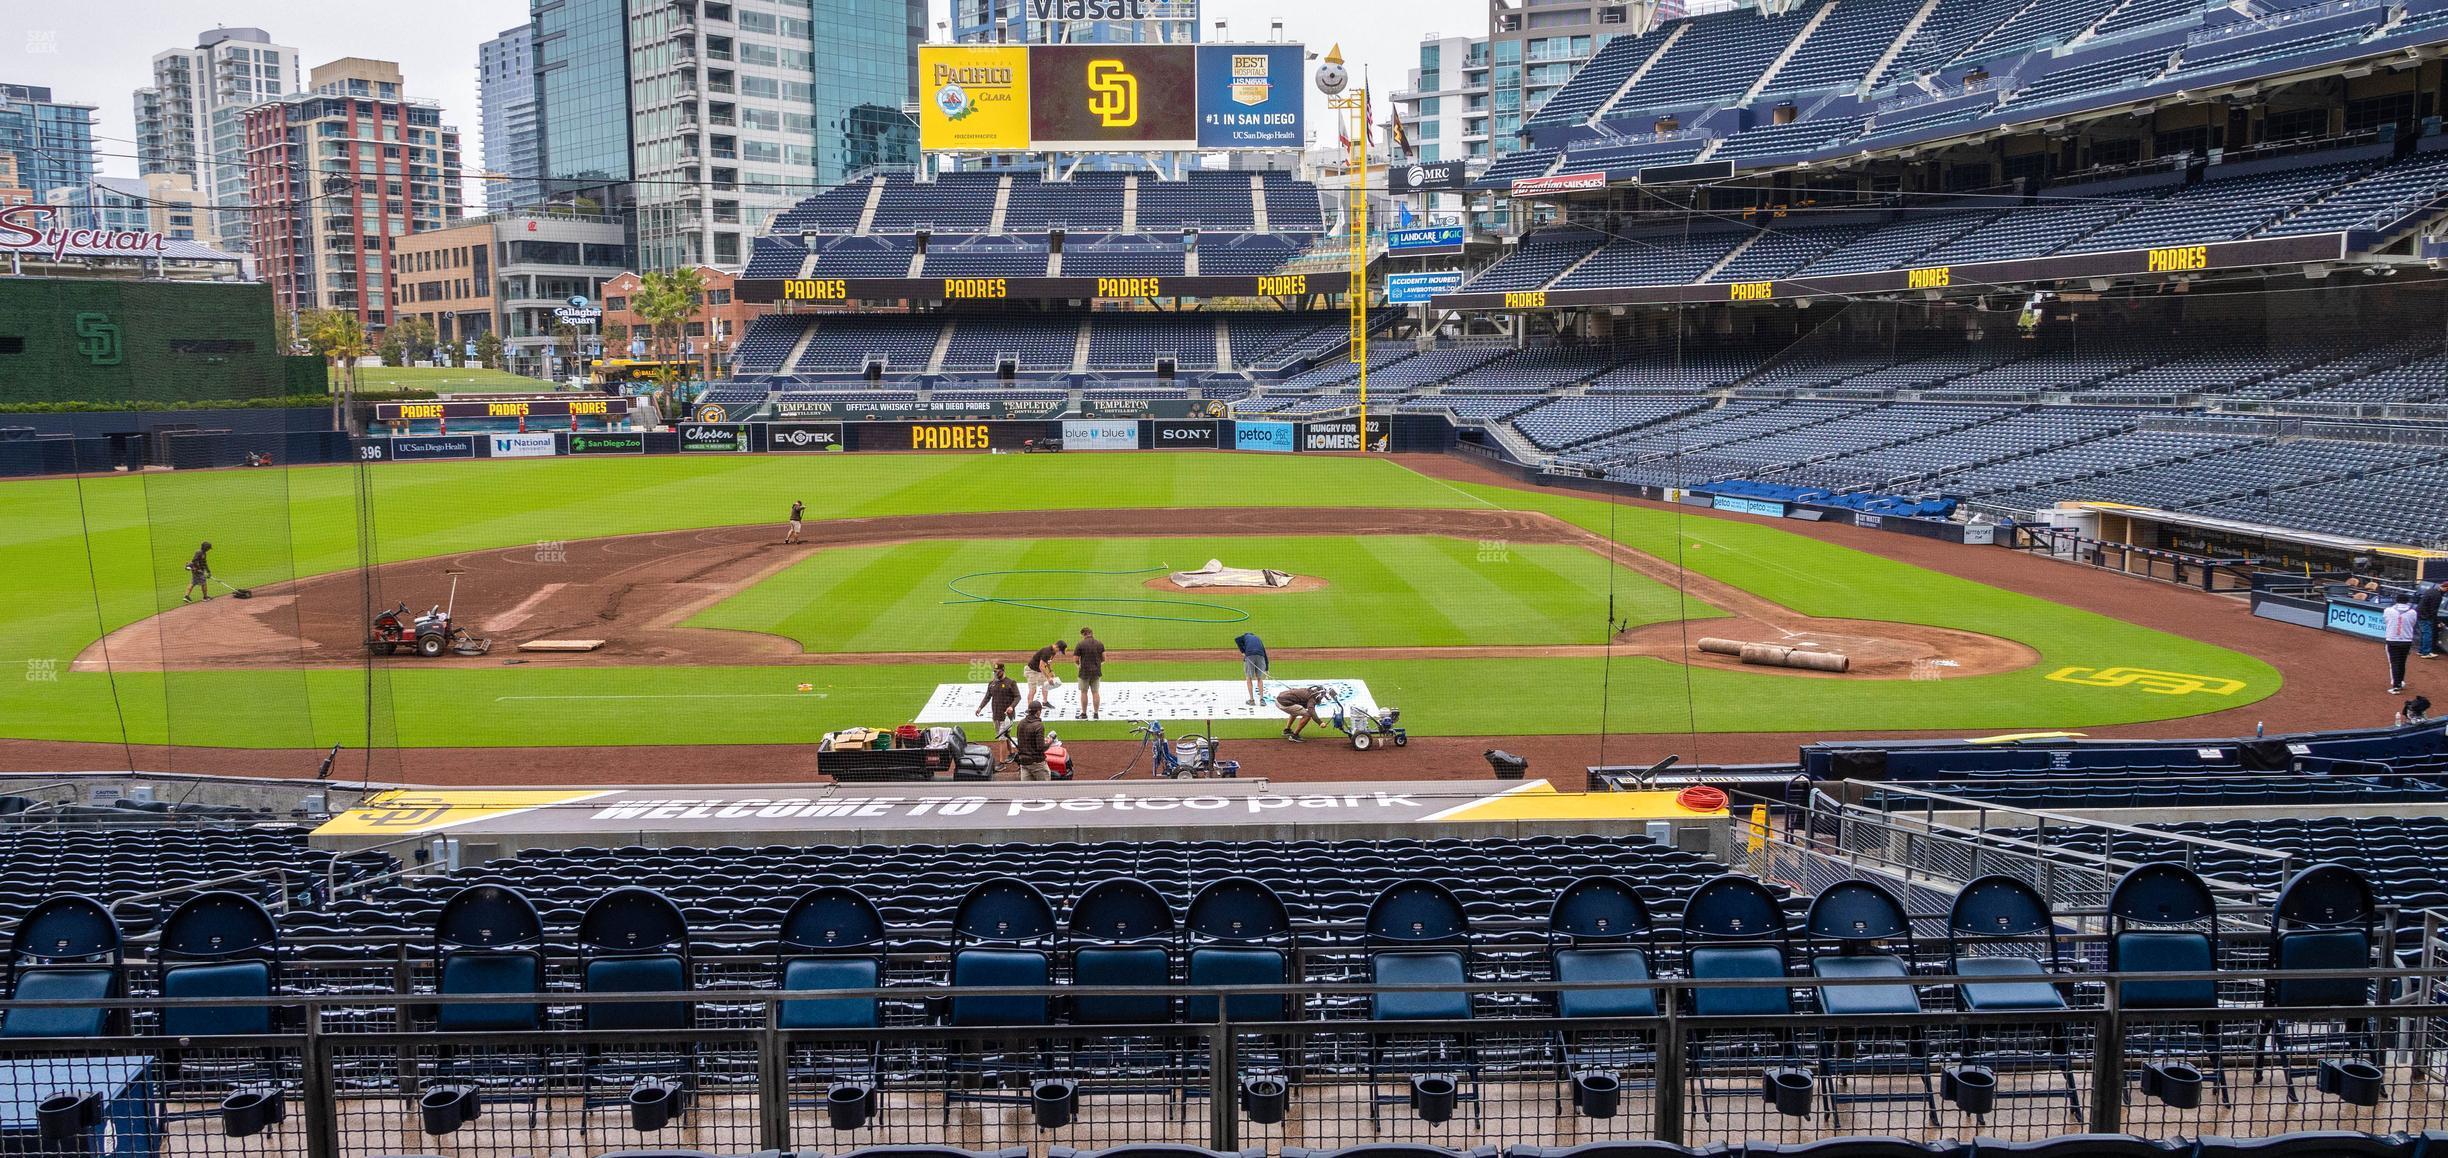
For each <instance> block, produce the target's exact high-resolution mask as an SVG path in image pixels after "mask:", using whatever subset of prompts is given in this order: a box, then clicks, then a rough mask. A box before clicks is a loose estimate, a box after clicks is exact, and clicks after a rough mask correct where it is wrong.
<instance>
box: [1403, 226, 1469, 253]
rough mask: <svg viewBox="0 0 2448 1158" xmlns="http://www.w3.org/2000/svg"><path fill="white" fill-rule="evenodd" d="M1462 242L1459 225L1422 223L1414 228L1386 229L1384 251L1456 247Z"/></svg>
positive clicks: (1404, 251)
mask: <svg viewBox="0 0 2448 1158" xmlns="http://www.w3.org/2000/svg"><path fill="white" fill-rule="evenodd" d="M1461 244H1462V227H1461V226H1459V225H1423V226H1420V227H1418V228H1416V229H1389V230H1386V252H1388V253H1407V252H1410V251H1412V250H1420V249H1456V248H1459V247H1460V246H1461Z"/></svg>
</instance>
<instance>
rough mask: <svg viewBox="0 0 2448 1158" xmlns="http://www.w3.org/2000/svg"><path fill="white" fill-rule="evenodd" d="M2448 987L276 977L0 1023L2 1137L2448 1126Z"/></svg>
mask: <svg viewBox="0 0 2448 1158" xmlns="http://www.w3.org/2000/svg"><path fill="white" fill-rule="evenodd" d="M2444 976H2448V971H2443V970H2439V969H2398V970H2387V971H2381V970H2369V971H2345V972H2326V973H2317V972H2291V973H2289V974H2287V977H2288V978H2290V979H2291V980H2297V981H2306V980H2322V979H2347V978H2351V979H2353V980H2354V981H2355V982H2357V983H2361V984H2371V985H2373V986H2374V988H2373V989H2371V990H2368V991H2366V992H2369V993H2372V994H2376V995H2377V997H2378V1003H2377V1004H2369V1005H2354V1004H2349V1005H2333V1006H2304V1007H2290V1008H2273V1007H2265V1006H2264V1005H2262V1004H2260V1003H2259V1002H2256V1001H2249V1000H2245V999H2243V997H2242V996H2240V995H2247V994H2250V993H2252V992H2253V991H2255V990H2256V989H2257V988H2258V987H2260V986H2263V985H2265V984H2266V983H2267V981H2268V980H2269V978H2268V977H2267V976H2266V975H2258V974H2256V975H2239V974H2238V973H2237V972H2236V971H2234V970H2224V971H2221V972H2218V973H2209V974H2151V975H2147V976H2144V975H2133V974H2127V975H2099V974H2094V975H2081V976H2058V977H2053V978H2050V979H2049V983H2051V984H2053V985H2054V986H2056V987H2057V988H2058V989H2059V991H2060V992H2062V993H2063V994H2065V996H2066V997H2067V998H2068V999H2069V1005H2068V1007H2067V1008H2064V1009H2055V1010H2026V1011H2019V1012H2012V1013H1973V1012H1964V1011H1961V1010H1938V1009H1932V1010H1930V1011H1928V1012H1897V1013H1888V1014H1860V1015H1855V1014H1838V1013H1831V1012H1824V1010H1825V1009H1826V1008H1827V1007H1829V1006H1830V1005H1831V1004H1838V1003H1840V1002H1839V1001H1838V999H1837V998H1836V995H1838V994H1840V993H1843V992H1848V991H1849V992H1854V993H1859V994H1871V993H1874V992H1878V991H1880V990H1885V991H1886V992H1887V994H1888V995H1889V996H1891V997H1892V996H1893V995H1894V991H1895V990H1897V989H1898V988H1899V986H1901V987H1902V988H1904V989H1906V990H1908V991H1910V992H1911V993H1913V994H1916V995H1926V996H1929V997H1931V998H1933V999H1942V998H1943V996H1944V995H1945V994H1946V993H1947V992H1949V991H1950V990H1951V988H1952V987H1953V985H1954V984H1955V981H1956V978H1954V977H1952V976H1951V975H1947V974H1943V973H1941V974H1931V975H1916V976H1912V977H1910V978H1909V979H1908V980H1906V981H1902V982H1899V981H1898V980H1894V979H1869V980H1852V981H1842V980H1834V979H1829V980H1821V979H1817V978H1803V977H1783V978H1772V979H1763V980H1752V981H1693V980H1687V979H1664V980H1658V981H1654V982H1649V983H1645V984H1641V985H1627V984H1623V983H1610V984H1601V985H1556V984H1553V983H1550V982H1535V983H1533V982H1528V981H1523V982H1518V983H1514V982H1499V983H1493V984H1474V985H1469V986H1444V987H1374V986H1365V985H1357V984H1354V985H1339V986H1319V985H1303V986H1284V987H1256V986H1253V987H1237V988H1230V989H1203V990H1194V989H1187V988H1183V989H1164V990H1155V989H1130V990H1114V989H1097V988H1091V987H1080V986H1065V987H1057V988H1051V989H1041V988H1027V989H1019V988H1013V989H987V988H977V989H963V990H961V991H960V993H961V995H962V996H964V997H968V998H1010V999H1014V1000H1019V1001H1022V1002H1035V1001H1046V1002H1051V1003H1053V1004H1052V1005H1051V1006H1050V1008H1052V1009H1055V1010H1061V1009H1063V1008H1065V1007H1066V1006H1065V1005H1064V1004H1063V1003H1065V1002H1076V1001H1077V1000H1078V999H1080V998H1083V997H1115V996H1129V997H1134V998H1156V999H1159V1001H1160V1003H1173V1004H1171V1005H1170V1006H1169V1007H1170V1008H1173V1009H1176V1010H1189V1009H1193V1008H1198V1005H1197V1002H1198V999H1200V998H1202V997H1203V998H1205V999H1207V1003H1208V1005H1210V1006H1212V1008H1213V1011H1214V1014H1215V1015H1214V1016H1213V1017H1212V1018H1211V1019H1208V1018H1202V1019H1197V1020H1185V1021H1166V1022H1160V1023H1143V1024H1125V1025H1080V1024H1051V1025H1018V1026H954V1025H945V1024H940V1023H932V1022H930V1023H925V1024H910V1025H898V1026H892V1027H889V1028H884V1029H868V1028H826V1029H800V1028H787V1027H786V1024H787V1023H788V1022H789V1021H790V1020H791V1019H790V1018H789V1017H788V1016H787V1014H786V1011H787V1010H788V1008H789V1005H788V1003H789V1002H791V1001H794V1000H799V1001H804V1000H808V999H809V997H810V995H808V994H782V993H777V992H774V991H771V990H766V991H735V990H721V989H700V990H695V991H691V992H686V993H672V992H664V993H652V994H612V995H602V994H590V995H581V994H572V993H551V994H548V995H545V996H544V997H543V998H542V1000H543V1001H545V1002H546V1003H548V1004H549V1005H550V1006H551V1007H553V1010H554V1012H555V1015H556V1018H568V1019H574V1020H575V1021H576V1023H577V1024H578V1025H580V1026H581V1028H566V1029H533V1030H517V1031H500V1032H452V1033H444V1032H435V1031H434V1030H432V1029H431V1026H432V1025H433V1024H434V1011H435V1010H436V1009H438V1008H440V1007H444V1006H454V1007H472V1006H493V1007H503V1006H519V1005H530V1004H534V1003H535V1002H536V1001H537V1000H538V998H537V997H536V996H535V995H527V994H521V995H503V996H494V997H450V998H444V997H436V996H419V997H417V998H415V1003H413V1004H402V1003H401V1002H400V1000H399V999H398V998H396V997H392V996H374V995H363V996H320V997H286V996H284V997H279V998H275V999H274V1000H275V1002H276V1003H277V1004H278V1006H279V1008H278V1010H277V1016H276V1019H275V1024H276V1025H278V1026H279V1027H280V1030H281V1031H280V1032H275V1033H269V1034H250V1035H233V1036H218V1037H216V1036H186V1037H176V1038H172V1037H165V1036H161V1035H159V1034H141V1033H140V1034H132V1035H120V1036H107V1037H80V1038H36V1037H24V1036H8V1035H0V1084H5V1085H7V1086H8V1087H9V1088H10V1089H11V1090H12V1091H13V1097H12V1100H13V1101H15V1102H17V1104H18V1105H19V1107H20V1109H19V1110H18V1112H17V1113H18V1116H19V1117H20V1118H22V1119H23V1120H18V1121H9V1122H0V1130H7V1131H14V1132H17V1133H20V1134H22V1135H23V1138H22V1139H20V1140H21V1141H24V1142H25V1143H26V1145H25V1146H24V1147H22V1149H24V1150H27V1151H35V1150H39V1151H40V1152H44V1153H52V1154H60V1155H91V1156H93V1158H106V1156H114V1155H124V1156H133V1155H139V1154H141V1155H148V1156H158V1155H166V1154H168V1155H180V1154H212V1155H224V1154H227V1155H238V1154H244V1155H286V1156H295V1158H371V1156H373V1155H381V1154H396V1153H420V1152H427V1153H442V1154H450V1155H460V1156H469V1158H476V1156H485V1158H490V1156H492V1155H501V1156H503V1158H509V1156H512V1155H525V1154H594V1153H602V1152H606V1151H614V1150H624V1149H633V1148H638V1147H642V1146H652V1147H656V1148H670V1147H681V1148H687V1149H695V1150H708V1151H714V1152H723V1153H735V1152H746V1151H752V1150H804V1151H819V1150H822V1151H827V1152H838V1151H841V1150H846V1149H850V1148H853V1147H857V1146H864V1145H873V1144H925V1145H950V1146H962V1147H967V1148H971V1149H992V1148H996V1147H1003V1146H1034V1145H1042V1144H1049V1143H1050V1144H1061V1145H1070V1146H1077V1147H1081V1148H1088V1147H1092V1146H1101V1145H1111V1144H1115V1143H1119V1142H1126V1141H1127V1142H1171V1143H1186V1144H1196V1145H1206V1146H1212V1147H1216V1148H1220V1149H1228V1150H1229V1149H1236V1148H1245V1147H1265V1148H1268V1149H1270V1150H1273V1149H1278V1148H1281V1147H1284V1146H1306V1147H1313V1148H1316V1147H1331V1146H1338V1145H1347V1144H1352V1143H1358V1142H1372V1141H1383V1142H1423V1143H1432V1144H1436V1145H1445V1146H1453V1147H1473V1146H1482V1145H1521V1144H1543V1145H1553V1144H1571V1143H1575V1142H1580V1141H1588V1140H1598V1139H1658V1140H1663V1141H1670V1142H1678V1143H1683V1144H1687V1145H1698V1144H1703V1143H1707V1142H1714V1141H1732V1140H1742V1139H1750V1140H1755V1141H1780V1142H1800V1141H1808V1140H1811V1139H1814V1138H1821V1137H1836V1136H1849V1135H1892V1136H1898V1137H1904V1138H1912V1139H1922V1140H1933V1139H1939V1138H1964V1137H1970V1136H1973V1135H1975V1134H1977V1135H1981V1136H1986V1137H1995V1138H2000V1139H2008V1140H2020V1139H2036V1138H2042V1137H2049V1136H2054V1135H2059V1134H2069V1133H2081V1132H2085V1131H2090V1132H2116V1131H2124V1132H2130V1133H2137V1134H2142V1135H2145V1136H2151V1137H2171V1136H2178V1135H2183V1136H2197V1135H2203V1134H2211V1133H2217V1134H2223V1135H2227V1136H2231V1137H2260V1136H2268V1135H2275V1134H2280V1133H2288V1132H2294V1131H2300V1130H2305V1129H2316V1128H2329V1129H2349V1130H2359V1131H2366V1132H2374V1133H2385V1132H2394V1131H2406V1130H2419V1129H2424V1128H2432V1127H2438V1126H2440V1125H2441V1124H2442V1123H2443V1122H2448V1103H2443V1102H2442V1100H2441V1099H2440V1098H2439V1096H2438V1089H2437V1085H2436V1083H2437V1081H2438V1080H2439V1078H2440V1076H2441V1066H2442V1065H2443V1064H2444V1063H2448V1032H2444V1031H2448V1026H2444V1025H2443V1024H2442V1022H2443V1013H2448V1010H2443V1009H2441V1008H2440V1007H2439V1006H2437V1005H2435V1004H2433V1002H2434V1001H2435V997H2436V995H2437V994H2438V993H2440V992H2441V991H2442V985H2441V982H2442V980H2443V977H2444ZM2204 980H2207V981H2211V982H2213V983H2215V984H2217V985H2218V986H2219V988H2220V990H2221V999H2220V1001H2219V1003H2218V1004H2217V1005H2216V1006H2211V1007H2204V1008H2184V1009H2166V1008H2142V1006H2144V1005H2147V1004H2149V1001H2148V999H2147V990H2146V989H2145V987H2146V986H2160V987H2164V986H2166V985H2167V984H2168V983H2170V982H2185V981H2204ZM1635 989H1639V990H1646V991H1648V992H1652V993H1654V994H1655V995H1656V1006H1655V1008H1656V1009H1657V1010H1658V1011H1659V1012H1658V1013H1657V1014H1655V1015H1654V1016H1616V1017H1559V1016H1557V1015H1556V1011H1557V1008H1558V1007H1557V1005H1556V998H1557V996H1558V995H1559V994H1564V993H1577V992H1589V993H1612V994H1617V995H1620V994H1623V993H1625V992H1628V991H1631V990H1635ZM1462 992H1467V993H1468V994H1469V995H1470V996H1469V1003H1468V1004H1467V1005H1465V1006H1463V1007H1462V1008H1465V1009H1468V1010H1469V1011H1471V1013H1472V1014H1473V1015H1472V1016H1470V1017H1467V1018H1461V1017H1446V1018H1441V1019H1434V1020H1431V1019H1393V1018H1390V1017H1389V1016H1388V1015H1389V1014H1391V1013H1392V1012H1393V1011H1395V1010H1396V1009H1397V1008H1398V1007H1399V1006H1401V1005H1402V1004H1403V999H1404V998H1406V997H1415V996H1422V995H1427V996H1436V997H1445V996H1449V995H1453V994H1459V993H1462ZM945 993H946V991H944V990H940V989H937V990H933V991H931V992H923V993H917V992H913V991H912V990H910V989H907V988H901V987H893V988H886V989H881V990H864V991H851V990H843V991H830V992H827V993H825V994H823V997H826V998H853V999H864V998H869V997H872V998H876V999H879V1000H883V1001H899V1002H907V1001H909V1000H911V999H912V998H913V997H922V998H941V997H943V996H945ZM1741 993H1750V994H1758V995H1762V996H1764V997H1765V998H1766V1002H1765V1004H1764V1005H1760V1004H1755V1005H1753V1006H1752V1007H1751V1008H1752V1010H1753V1012H1750V1013H1748V1014H1746V1015H1741V1016H1735V1015H1712V1016H1701V1015H1698V1014H1696V1013H1695V1012H1693V1011H1694V1010H1695V1009H1698V1008H1704V1007H1709V1006H1717V1007H1722V1006H1723V1005H1724V1004H1726V999H1727V998H1729V997H1731V996H1734V995H1737V994H1741ZM1287 998H1288V999H1289V1004H1290V1007H1291V1008H1293V1009H1295V1010H1300V1011H1306V1012H1307V1013H1309V1014H1312V1015H1315V1014H1340V1015H1341V1016H1339V1017H1337V1016H1324V1017H1321V1016H1305V1017H1303V1018H1301V1019H1300V1020H1291V1021H1284V1020H1242V1019H1237V1018H1235V1017H1233V1016H1232V1010H1233V1009H1234V1008H1235V1006H1236V1004H1237V1003H1239V1002H1241V1001H1244V1000H1255V1001H1259V1002H1261V1003H1263V1002H1266V1001H1269V1000H1280V999H1287ZM1934 1003H1941V1002H1934ZM61 1004H63V1003H59V1002H47V1003H45V1002H23V1003H14V1004H10V1005H7V1006H5V1007H0V1009H4V1010H5V1014H6V1016H7V1018H8V1019H9V1022H10V1023H14V1022H15V1021H16V1019H17V1018H18V1016H19V1014H20V1011H32V1010H40V1009H46V1008H56V1007H58V1006H60V1005H61ZM89 1004H90V1003H89ZM108 1004H111V1005H115V1006H121V1007H125V1008H127V1010H128V1011H129V1014H130V1015H133V1016H135V1017H136V1019H137V1023H138V1024H139V1025H141V1024H143V1018H144V1017H145V1016H147V1015H151V1014H157V1013H158V1012H159V1011H160V1010H161V1009H163V1008H165V1007H178V1008H196V1009H205V1010H212V1009H238V1008H257V1009H260V1008H261V1007H262V1002H261V1001H260V1000H258V1001H256V1002H253V1003H251V1005H240V1004H237V1003H232V1002H227V1001H179V1002H163V1001H160V1000H135V1001H122V1002H113V1003H108ZM674 1004H679V1005H682V1006H684V1007H685V1008H686V1009H687V1010H688V1011H689V1012H688V1013H686V1014H684V1015H682V1023H684V1024H687V1025H688V1027H687V1028H618V1029H616V1028H606V1026H607V1025H611V1024H620V1023H626V1024H643V1023H644V1022H646V1021H649V1020H654V1019H652V1018H633V1019H629V1020H627V1021H626V1022H624V1017H626V1015H625V1014H624V1013H623V1012H622V1011H623V1010H624V1008H625V1009H626V1010H641V1009H654V1008H664V1009H668V1008H670V1007H671V1006H673V1005H674ZM1789 1008H1790V1009H1811V1008H1816V1009H1820V1010H1823V1011H1822V1012H1809V1013H1801V1014H1796V1013H1792V1012H1787V1010H1788V1009H1789ZM588 1011H593V1013H592V1016H590V1015H589V1014H588ZM589 1023H592V1024H593V1025H594V1028H584V1026H585V1025H587V1024H589ZM662 1024H666V1025H668V1024H671V1023H670V1022H669V1021H668V1020H665V1021H663V1022H662ZM29 1115H30V1116H29ZM38 1139H39V1143H38V1142H37V1140H38Z"/></svg>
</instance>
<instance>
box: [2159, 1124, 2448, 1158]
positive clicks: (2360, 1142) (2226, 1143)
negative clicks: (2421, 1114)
mask: <svg viewBox="0 0 2448 1158" xmlns="http://www.w3.org/2000/svg"><path fill="white" fill-rule="evenodd" d="M2418 1150H2419V1152H2421V1153H2424V1154H2435V1153H2437V1152H2438V1151H2437V1150H2436V1149H2435V1148H2434V1147H2433V1146H2432V1145H2430V1144H2429V1139H2428V1138H2427V1137H2426V1136H2423V1135H2407V1134H2359V1133H2356V1132H2354V1131H2352V1130H2306V1131H2303V1132H2302V1133H2297V1134H2280V1135H2278V1136H2276V1137H2272V1138H2222V1137H2219V1136H2218V1135H2216V1134H2205V1135H2203V1136H2202V1140H2201V1149H2200V1150H2199V1151H2197V1152H2196V1153H2197V1158H2414V1155H2415V1154H2416V1153H2417V1152H2418Z"/></svg>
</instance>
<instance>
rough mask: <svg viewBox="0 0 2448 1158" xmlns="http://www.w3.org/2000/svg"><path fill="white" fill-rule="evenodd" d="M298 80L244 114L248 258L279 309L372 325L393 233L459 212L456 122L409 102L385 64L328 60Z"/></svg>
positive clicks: (435, 223) (383, 298) (381, 317)
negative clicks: (344, 316)
mask: <svg viewBox="0 0 2448 1158" xmlns="http://www.w3.org/2000/svg"><path fill="white" fill-rule="evenodd" d="M307 84H308V85H309V86H310V88H311V89H312V91H310V92H304V93H295V94H292V95H289V96H285V97H282V98H281V99H279V100H277V101H272V102H270V103H268V104H262V105H258V106H256V107H255V108H253V109H250V110H248V111H247V115H246V164H247V199H248V204H249V206H250V208H249V210H248V214H249V216H250V219H251V226H250V229H249V237H250V241H251V244H252V246H253V251H254V254H255V261H256V266H257V268H258V269H259V270H260V271H261V274H262V276H263V277H264V278H265V279H266V280H268V281H270V282H271V283H272V291H273V300H274V301H275V302H277V303H278V304H279V306H280V307H281V308H282V309H287V310H307V309H332V310H348V311H352V312H354V313H356V314H357V316H358V318H359V319H360V320H361V321H363V322H364V323H365V325H366V326H367V327H368V328H369V329H378V328H380V327H382V326H384V325H386V324H388V322H389V320H390V299H389V285H390V271H391V269H392V268H393V266H392V251H393V248H394V246H396V245H397V244H398V241H399V239H400V238H403V237H406V236H408V235H409V234H412V233H421V232H424V231H425V230H429V229H440V228H442V227H443V226H445V225H448V224H451V223H453V222H455V221H457V220H458V218H459V179H460V165H459V130H458V129H456V128H453V127H451V126H449V125H445V124H443V123H442V109H441V106H439V105H437V104H435V103H434V102H432V101H426V100H410V99H408V97H407V96H406V94H405V93H404V91H403V86H402V83H401V78H400V70H399V65H397V64H394V63H392V62H390V61H387V60H361V59H358V58H355V57H349V58H345V59H341V60H335V61H333V62H331V63H330V64H326V65H322V66H320V67H318V68H316V69H315V70H314V71H313V72H312V73H310V74H309V75H308V76H307Z"/></svg>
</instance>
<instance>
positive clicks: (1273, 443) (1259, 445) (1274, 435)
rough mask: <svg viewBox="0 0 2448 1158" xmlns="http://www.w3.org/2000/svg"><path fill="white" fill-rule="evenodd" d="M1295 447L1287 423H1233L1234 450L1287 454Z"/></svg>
mask: <svg viewBox="0 0 2448 1158" xmlns="http://www.w3.org/2000/svg"><path fill="white" fill-rule="evenodd" d="M1295 445H1296V441H1295V439H1294V435H1293V428H1292V424H1291V423H1289V422H1235V423H1233V449H1234V450H1271V451H1278V452H1281V453H1285V454H1289V453H1291V452H1292V448H1293V447H1294V446H1295Z"/></svg>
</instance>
